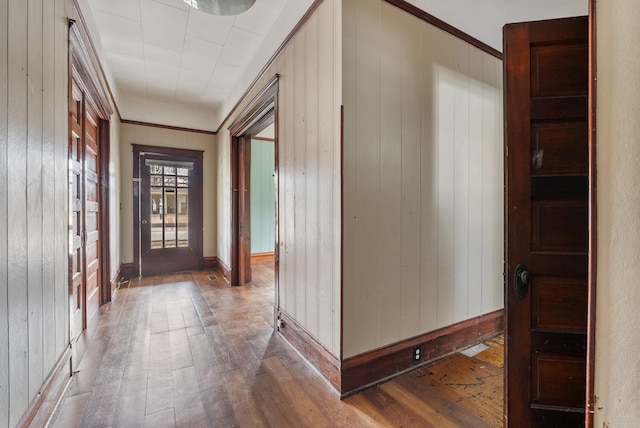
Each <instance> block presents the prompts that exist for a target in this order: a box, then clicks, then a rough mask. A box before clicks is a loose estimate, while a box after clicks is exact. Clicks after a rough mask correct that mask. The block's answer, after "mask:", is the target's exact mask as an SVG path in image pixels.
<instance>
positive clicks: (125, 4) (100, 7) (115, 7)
mask: <svg viewBox="0 0 640 428" xmlns="http://www.w3.org/2000/svg"><path fill="white" fill-rule="evenodd" d="M91 4H92V6H93V8H94V9H95V10H96V11H102V12H107V13H110V14H112V15H117V16H120V17H122V18H127V19H133V20H136V21H140V2H139V1H137V0H91Z"/></svg>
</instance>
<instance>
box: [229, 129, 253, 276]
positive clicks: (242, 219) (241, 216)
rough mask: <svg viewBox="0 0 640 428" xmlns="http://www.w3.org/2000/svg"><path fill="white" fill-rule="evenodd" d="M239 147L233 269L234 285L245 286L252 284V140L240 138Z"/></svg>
mask: <svg viewBox="0 0 640 428" xmlns="http://www.w3.org/2000/svg"><path fill="white" fill-rule="evenodd" d="M238 143H239V147H238V149H239V150H238V154H239V159H238V166H239V170H238V178H239V185H240V186H239V188H240V192H238V195H239V199H238V203H239V205H238V207H239V210H238V221H239V225H240V229H239V230H238V238H239V239H238V244H239V246H238V258H237V259H236V260H237V262H238V264H237V266H236V265H232V266H231V269H232V270H233V271H235V272H237V273H238V278H237V280H238V281H237V283H233V282H232V283H231V284H232V285H244V284H249V283H250V282H251V138H248V137H240V138H239V141H238Z"/></svg>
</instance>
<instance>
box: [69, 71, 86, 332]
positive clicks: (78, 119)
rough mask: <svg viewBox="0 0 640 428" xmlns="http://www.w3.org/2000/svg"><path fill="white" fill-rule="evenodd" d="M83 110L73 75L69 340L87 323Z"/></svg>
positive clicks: (70, 119) (71, 106) (70, 101)
mask: <svg viewBox="0 0 640 428" xmlns="http://www.w3.org/2000/svg"><path fill="white" fill-rule="evenodd" d="M83 111H84V101H83V96H82V91H81V90H80V88H79V86H78V85H77V83H76V81H75V79H74V80H72V82H71V94H70V99H69V308H70V310H71V314H70V316H71V339H72V341H73V340H74V339H77V337H78V336H79V335H80V333H81V332H82V330H84V329H85V326H86V310H85V300H86V297H85V276H84V272H85V268H84V242H83V241H84V166H83V164H84V162H83V159H84V144H83V138H82V136H83V130H82V128H83V122H84V121H83V116H84V115H83Z"/></svg>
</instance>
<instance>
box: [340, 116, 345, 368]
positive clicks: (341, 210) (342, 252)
mask: <svg viewBox="0 0 640 428" xmlns="http://www.w3.org/2000/svg"><path fill="white" fill-rule="evenodd" d="M343 333H344V105H341V106H340V360H341V361H342V360H343V359H344V346H343V337H344V334H343Z"/></svg>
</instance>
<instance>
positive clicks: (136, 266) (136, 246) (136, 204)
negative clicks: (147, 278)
mask: <svg viewBox="0 0 640 428" xmlns="http://www.w3.org/2000/svg"><path fill="white" fill-rule="evenodd" d="M131 146H132V147H133V271H132V276H140V273H141V270H140V262H141V257H140V190H141V189H140V155H141V154H143V153H146V152H149V153H157V154H161V155H167V156H180V157H188V158H193V161H194V164H195V167H196V168H197V169H198V171H199V174H198V176H197V179H196V180H197V181H196V187H197V192H196V195H195V198H196V204H197V210H196V217H197V225H196V227H199V226H202V225H203V218H204V216H203V209H204V208H203V203H202V199H203V193H204V190H203V179H202V176H203V174H202V157H203V152H202V151H200V150H189V149H177V148H174V147H159V146H147V145H141V144H132V145H131ZM195 236H196V242H195V244H194V247H195V250H196V255H195V257H196V260H197V267H196V269H202V263H203V261H202V253H203V249H202V248H203V237H202V232H199V233H196V234H195Z"/></svg>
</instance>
